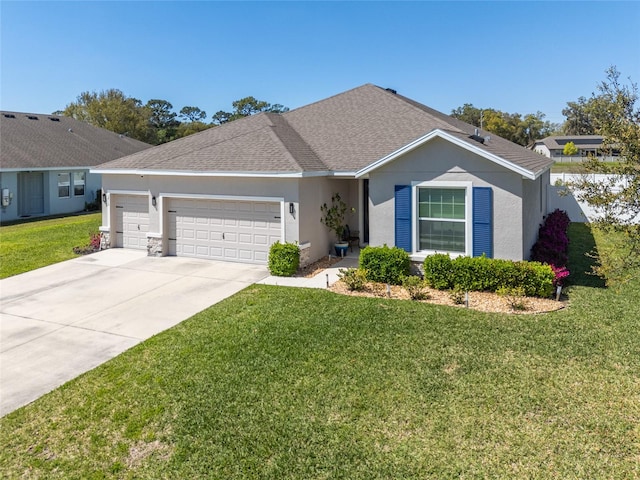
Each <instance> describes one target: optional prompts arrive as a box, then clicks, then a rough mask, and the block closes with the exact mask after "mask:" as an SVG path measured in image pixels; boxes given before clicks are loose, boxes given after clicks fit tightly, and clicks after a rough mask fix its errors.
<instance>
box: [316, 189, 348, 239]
mask: <svg viewBox="0 0 640 480" xmlns="http://www.w3.org/2000/svg"><path fill="white" fill-rule="evenodd" d="M320 211H321V212H322V217H321V218H320V222H322V224H323V225H325V226H326V227H327V228H328V229H329V230H331V231H332V232H333V233H335V235H336V241H337V242H338V243H340V242H342V237H343V235H344V225H345V223H344V216H345V214H346V213H347V204H346V203H344V202H343V201H342V198H340V194H339V193H335V194H334V195H333V196H332V197H331V205H330V206H329V205H327V204H326V203H325V204H323V205H322V206H321V207H320Z"/></svg>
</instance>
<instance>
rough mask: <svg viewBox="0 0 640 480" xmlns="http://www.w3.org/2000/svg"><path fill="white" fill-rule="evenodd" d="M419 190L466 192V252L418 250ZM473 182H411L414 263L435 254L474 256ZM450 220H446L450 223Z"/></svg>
mask: <svg viewBox="0 0 640 480" xmlns="http://www.w3.org/2000/svg"><path fill="white" fill-rule="evenodd" d="M419 188H457V189H460V190H464V191H465V194H464V203H465V212H464V217H465V219H464V224H465V239H464V246H465V251H464V252H449V251H439V250H418V248H419V245H420V238H419V237H420V234H419V231H420V229H419V228H418V224H419V222H420V217H419V215H418V213H419V210H418V201H419V195H418V189H419ZM472 202H473V182H465V181H450V182H447V181H441V180H433V181H428V182H411V223H412V225H411V238H412V239H413V242H412V244H413V247H412V249H413V252H412V255H411V259H412V260H414V261H422V260H424V259H425V257H427V256H429V255H433V254H434V253H448V254H449V255H451V256H452V257H460V256H471V255H472V254H473V218H472V217H473V205H472ZM448 220H449V219H445V221H448Z"/></svg>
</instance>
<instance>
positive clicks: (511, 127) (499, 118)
mask: <svg viewBox="0 0 640 480" xmlns="http://www.w3.org/2000/svg"><path fill="white" fill-rule="evenodd" d="M451 116H453V117H455V118H457V119H459V120H462V121H464V122H467V123H470V124H471V125H474V126H476V127H480V128H482V129H483V130H486V131H488V132H491V133H495V134H496V135H498V136H500V137H503V138H506V139H507V140H511V141H512V142H514V143H517V144H519V145H522V146H528V145H531V144H532V143H533V142H534V141H536V140H538V139H540V138H544V137H547V136H549V135H552V134H553V133H555V132H557V131H558V130H559V125H557V124H555V123H552V122H549V121H548V120H545V119H544V118H545V114H544V113H542V112H536V113H528V114H526V115H524V116H522V115H520V114H519V113H507V112H501V111H500V110H495V109H493V108H482V109H481V108H477V107H474V106H473V105H472V104H470V103H465V104H464V105H463V106H462V107H458V108H455V109H453V110H452V111H451Z"/></svg>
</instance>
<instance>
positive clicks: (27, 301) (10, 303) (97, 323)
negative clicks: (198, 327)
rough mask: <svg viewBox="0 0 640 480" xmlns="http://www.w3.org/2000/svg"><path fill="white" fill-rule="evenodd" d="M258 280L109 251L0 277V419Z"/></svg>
mask: <svg viewBox="0 0 640 480" xmlns="http://www.w3.org/2000/svg"><path fill="white" fill-rule="evenodd" d="M267 276H268V271H267V268H266V267H264V266H258V265H247V264H240V263H228V262H216V261H210V260H199V259H192V258H179V257H162V258H154V257H147V256H146V252H141V251H136V250H126V249H110V250H105V251H102V252H98V253H94V254H92V255H87V256H84V257H80V258H76V259H73V260H69V261H66V262H62V263H58V264H55V265H51V266H48V267H44V268H40V269H38V270H34V271H32V272H28V273H24V274H22V275H17V276H15V277H10V278H6V279H4V280H0V416H2V415H6V414H7V413H9V412H11V411H13V410H15V409H16V408H18V407H20V406H22V405H26V404H27V403H30V402H32V401H33V400H35V399H37V398H38V397H40V396H42V395H43V394H45V393H47V392H49V391H51V390H53V389H54V388H56V387H58V386H60V385H62V384H63V383H65V382H67V381H69V380H71V379H72V378H75V377H76V376H78V375H80V374H81V373H83V372H86V371H88V370H91V369H92V368H94V367H96V366H98V365H100V364H101V363H103V362H105V361H107V360H109V359H110V358H113V357H115V356H116V355H118V354H120V353H122V352H123V351H125V350H127V349H129V348H131V347H132V346H133V345H136V344H137V343H139V342H141V341H143V340H145V339H147V338H149V337H151V336H153V335H155V334H157V333H159V332H161V331H163V330H166V329H167V328H170V327H172V326H174V325H176V324H178V323H180V322H181V321H182V320H185V319H187V318H189V317H190V316H192V315H193V314H195V313H197V312H199V311H201V310H203V309H205V308H207V307H208V306H210V305H212V304H214V303H216V302H219V301H220V300H222V299H224V298H226V297H228V296H231V295H233V294H234V293H236V292H238V291H239V290H242V289H243V288H245V287H247V286H248V285H251V284H252V283H254V282H256V281H258V280H261V279H263V278H265V277H267Z"/></svg>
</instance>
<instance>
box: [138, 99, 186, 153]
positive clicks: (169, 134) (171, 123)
mask: <svg viewBox="0 0 640 480" xmlns="http://www.w3.org/2000/svg"><path fill="white" fill-rule="evenodd" d="M145 108H147V109H148V111H149V125H150V127H151V130H152V131H153V133H154V137H155V141H154V142H153V143H154V144H155V145H159V144H161V143H166V142H169V141H171V140H174V139H175V138H176V127H177V126H178V125H179V124H180V122H178V120H176V117H177V115H176V113H175V112H173V105H171V103H170V102H168V101H166V100H160V99H157V98H154V99H152V100H149V101H148V102H147V104H146V105H145Z"/></svg>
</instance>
